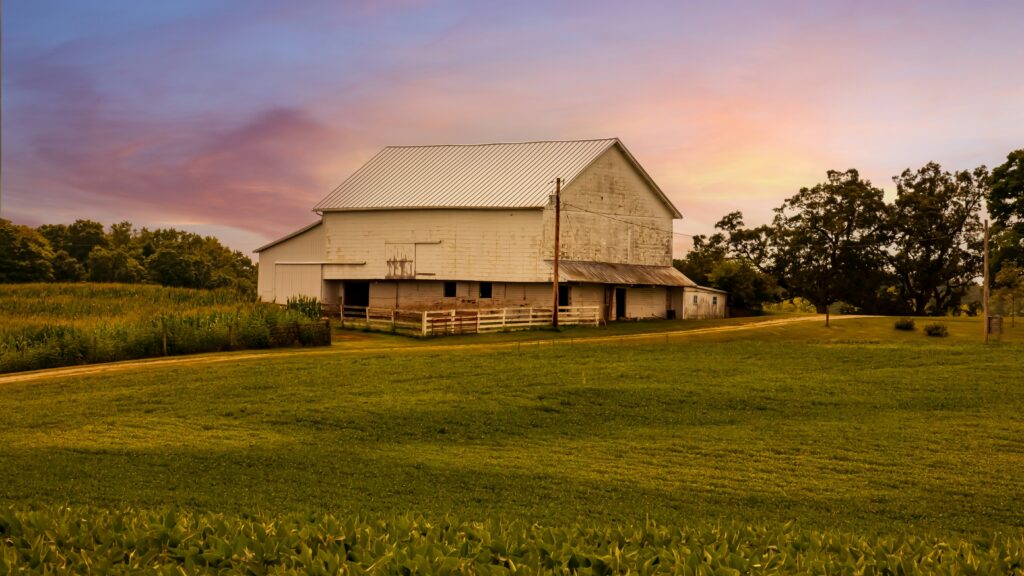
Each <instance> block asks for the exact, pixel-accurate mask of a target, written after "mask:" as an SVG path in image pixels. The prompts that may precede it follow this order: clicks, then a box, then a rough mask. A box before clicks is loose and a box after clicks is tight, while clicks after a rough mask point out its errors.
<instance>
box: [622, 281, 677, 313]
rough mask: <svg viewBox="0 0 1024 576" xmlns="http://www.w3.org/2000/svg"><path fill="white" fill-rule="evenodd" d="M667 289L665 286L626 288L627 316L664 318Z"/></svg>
mask: <svg viewBox="0 0 1024 576" xmlns="http://www.w3.org/2000/svg"><path fill="white" fill-rule="evenodd" d="M666 295H667V289H666V288H665V287H663V286H654V287H649V288H629V289H627V290H626V318H631V319H632V318H635V319H645V318H664V317H665V303H666Z"/></svg>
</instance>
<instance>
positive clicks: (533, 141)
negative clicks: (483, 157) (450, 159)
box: [384, 137, 619, 149]
mask: <svg viewBox="0 0 1024 576" xmlns="http://www.w3.org/2000/svg"><path fill="white" fill-rule="evenodd" d="M617 140H619V139H618V137H611V138H581V139H579V140H523V141H518V142H478V143H476V144H392V145H388V146H385V147H384V149H388V148H445V147H448V148H468V147H471V146H508V145H509V144H565V143H569V142H612V141H617Z"/></svg>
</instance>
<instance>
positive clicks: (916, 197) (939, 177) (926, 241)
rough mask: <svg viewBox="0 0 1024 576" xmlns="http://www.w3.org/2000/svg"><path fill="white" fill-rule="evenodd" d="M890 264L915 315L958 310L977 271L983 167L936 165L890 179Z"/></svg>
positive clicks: (984, 186)
mask: <svg viewBox="0 0 1024 576" xmlns="http://www.w3.org/2000/svg"><path fill="white" fill-rule="evenodd" d="M893 180H894V181H895V182H896V201H895V203H894V205H893V208H892V215H891V217H890V232H891V233H892V238H893V241H894V246H893V248H892V250H891V251H890V254H889V263H890V265H891V267H892V271H893V273H894V275H895V279H896V288H897V291H898V293H899V296H900V298H901V300H902V301H903V302H904V303H905V304H906V305H907V306H908V307H909V308H910V310H911V311H912V312H913V313H915V314H919V315H921V314H935V315H941V314H945V313H947V312H949V311H951V310H953V309H956V308H957V307H959V305H960V303H961V301H962V299H963V297H964V295H965V294H966V293H967V290H968V288H969V287H970V286H971V285H972V284H973V281H974V279H975V278H976V277H977V276H978V273H979V272H980V267H981V250H980V241H981V222H980V219H979V216H978V214H979V211H980V209H981V202H982V199H983V198H984V197H985V192H986V189H987V183H988V171H987V170H986V169H985V167H980V168H977V169H975V170H973V171H961V172H956V173H950V172H947V171H944V170H943V169H942V167H941V166H939V165H938V164H936V163H934V162H930V163H928V164H926V165H925V166H924V167H922V168H920V169H919V170H917V171H911V170H909V169H908V170H905V171H904V172H903V173H902V174H900V175H899V176H896V177H895V178H893Z"/></svg>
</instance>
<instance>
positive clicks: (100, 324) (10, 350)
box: [0, 284, 330, 373]
mask: <svg viewBox="0 0 1024 576" xmlns="http://www.w3.org/2000/svg"><path fill="white" fill-rule="evenodd" d="M0 316H2V317H3V318H4V320H3V322H0V373H3V372H15V371H21V370H35V369H41V368H54V367H58V366H71V365H76V364H91V363H96V362H112V361H117V360H129V359H135V358H149V357H154V356H161V355H179V354H194V353H199V352H214V351H220V350H239V349H253V348H273V347H278V346H291V345H313V344H324V343H329V341H330V334H329V331H328V330H327V329H326V327H325V326H324V325H322V324H320V323H319V322H317V321H315V320H313V319H311V318H309V316H308V315H307V314H304V313H303V312H302V311H297V310H288V309H282V308H280V307H278V306H275V305H271V304H264V303H259V302H252V301H248V300H246V299H244V298H240V297H239V296H238V295H237V294H236V293H234V292H229V291H218V290H189V289H182V288H164V287H159V286H130V285H89V284H64V285H61V284H47V285H20V286H18V285H8V286H0Z"/></svg>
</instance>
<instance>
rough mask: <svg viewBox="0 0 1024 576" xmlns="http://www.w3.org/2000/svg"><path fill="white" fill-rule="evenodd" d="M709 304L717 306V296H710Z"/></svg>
mask: <svg viewBox="0 0 1024 576" xmlns="http://www.w3.org/2000/svg"><path fill="white" fill-rule="evenodd" d="M711 305H712V306H718V296H712V297H711Z"/></svg>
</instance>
